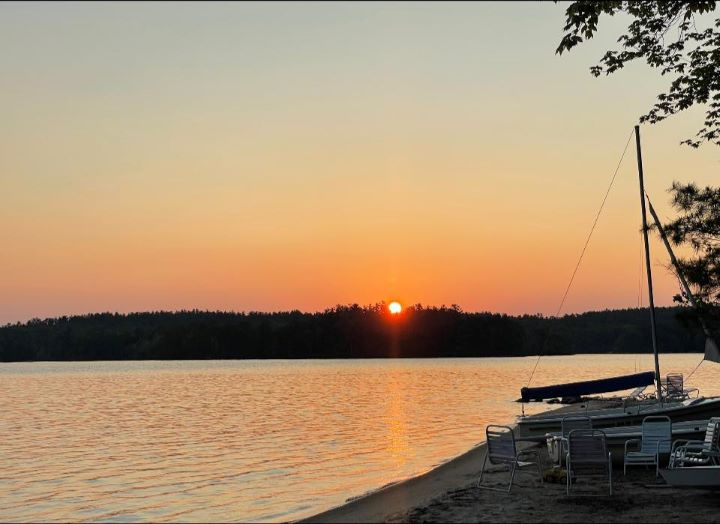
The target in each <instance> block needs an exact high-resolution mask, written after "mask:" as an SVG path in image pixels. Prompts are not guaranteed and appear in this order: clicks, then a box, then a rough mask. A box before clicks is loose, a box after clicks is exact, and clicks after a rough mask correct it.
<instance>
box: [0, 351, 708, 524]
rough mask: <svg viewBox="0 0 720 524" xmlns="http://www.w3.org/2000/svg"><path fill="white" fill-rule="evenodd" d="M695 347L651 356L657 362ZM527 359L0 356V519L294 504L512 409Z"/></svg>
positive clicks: (281, 517)
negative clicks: (21, 359) (9, 360)
mask: <svg viewBox="0 0 720 524" xmlns="http://www.w3.org/2000/svg"><path fill="white" fill-rule="evenodd" d="M699 359H700V355H696V354H692V355H663V357H662V360H661V365H662V370H663V374H664V373H666V372H671V371H679V372H684V373H685V374H686V375H687V374H689V372H690V371H692V369H694V368H695V366H696V365H697V363H698V362H699ZM534 362H535V359H534V358H507V359H500V358H492V359H428V360H408V359H402V360H342V361H337V360H334V361H313V360H304V361H288V360H282V361H279V360H275V361H170V362H158V361H148V362H90V363H78V362H59V363H48V362H38V363H14V364H0V414H1V415H0V464H1V466H0V520H1V521H86V520H89V521H116V522H123V521H153V522H157V521H184V522H187V521H287V520H294V519H298V518H302V517H306V516H309V515H312V514H314V513H317V512H319V511H322V510H324V509H328V508H330V507H333V506H337V505H339V504H342V503H343V502H345V501H346V500H347V499H348V498H350V497H353V496H358V495H362V494H364V493H367V492H368V491H370V490H374V489H377V488H379V487H381V486H383V485H386V484H388V483H390V482H395V481H398V480H402V479H405V478H408V477H410V476H414V475H417V474H419V473H422V472H425V471H427V470H428V469H430V468H432V467H433V466H435V465H437V464H440V463H442V462H444V461H446V460H448V459H450V458H452V457H454V456H457V455H458V454H460V453H463V452H464V451H466V450H468V449H469V448H471V447H472V446H473V445H475V444H476V443H478V442H480V441H482V440H483V439H484V429H485V426H486V424H488V423H512V422H513V421H514V420H515V417H516V416H517V415H518V414H519V413H520V404H517V403H515V402H513V400H515V399H516V398H517V397H518V396H519V390H520V387H521V386H523V385H525V384H526V382H527V380H528V377H529V375H530V371H531V369H532V366H533V365H534ZM651 369H653V367H652V357H651V356H649V355H621V356H618V355H614V356H607V355H583V356H573V357H562V358H560V357H546V358H543V359H542V360H541V362H540V365H539V367H538V370H537V373H536V375H535V378H534V380H533V385H544V384H550V383H557V382H568V381H574V380H582V379H589V378H599V377H607V376H612V375H616V374H626V373H632V372H634V371H636V370H651ZM719 374H720V367H717V365H716V364H712V363H705V364H703V365H702V366H701V367H700V369H699V370H698V371H697V373H696V374H695V375H694V376H693V377H692V380H691V381H690V383H691V384H692V385H695V386H698V387H700V388H701V391H702V393H703V394H705V395H717V394H720V381H718V380H717V377H718V375H719ZM530 406H531V407H529V410H528V413H529V412H536V411H539V410H544V409H548V407H549V406H547V405H542V404H532V405H530ZM479 466H480V465H478V468H479Z"/></svg>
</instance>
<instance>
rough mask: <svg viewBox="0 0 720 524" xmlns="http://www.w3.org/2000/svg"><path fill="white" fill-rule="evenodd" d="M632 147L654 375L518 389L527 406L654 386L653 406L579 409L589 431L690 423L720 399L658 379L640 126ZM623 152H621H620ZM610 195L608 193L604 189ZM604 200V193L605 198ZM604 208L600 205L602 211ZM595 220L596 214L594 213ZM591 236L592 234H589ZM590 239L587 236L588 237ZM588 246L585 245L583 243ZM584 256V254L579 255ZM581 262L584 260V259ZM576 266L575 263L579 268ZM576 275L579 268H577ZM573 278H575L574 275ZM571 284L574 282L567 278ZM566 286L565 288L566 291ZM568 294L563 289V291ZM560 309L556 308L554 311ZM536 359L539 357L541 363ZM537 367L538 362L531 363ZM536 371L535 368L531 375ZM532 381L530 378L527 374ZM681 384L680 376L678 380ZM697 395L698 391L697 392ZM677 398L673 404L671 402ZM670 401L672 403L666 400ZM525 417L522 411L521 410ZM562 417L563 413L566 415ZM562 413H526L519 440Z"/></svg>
mask: <svg viewBox="0 0 720 524" xmlns="http://www.w3.org/2000/svg"><path fill="white" fill-rule="evenodd" d="M635 143H636V149H637V162H638V176H639V180H640V202H641V210H642V225H643V227H642V231H643V240H644V244H645V269H646V275H647V282H648V304H649V311H650V328H651V334H652V348H653V355H654V357H655V370H654V372H645V373H636V374H634V375H626V376H622V377H613V378H608V379H601V380H590V381H584V382H573V383H569V384H559V385H554V386H544V387H535V388H530V387H525V388H522V390H521V396H522V402H530V401H532V400H535V401H542V400H547V399H551V398H558V397H574V398H581V397H582V396H583V395H589V394H596V393H606V392H613V391H622V390H629V389H631V388H641V389H642V388H643V387H646V386H648V385H650V384H654V385H655V389H656V398H655V400H654V401H651V402H643V403H638V404H637V405H634V406H626V405H625V403H623V406H621V407H613V408H606V409H600V410H592V411H588V410H586V411H584V412H583V411H579V412H577V414H578V415H583V416H587V417H589V418H590V419H591V420H592V426H593V428H597V429H605V428H616V427H623V426H637V425H640V424H641V423H642V419H643V418H645V417H647V416H650V415H666V416H668V417H670V419H671V420H672V421H673V423H677V422H682V421H691V420H702V419H708V418H710V417H713V416H720V397H716V398H703V397H700V398H696V399H688V398H685V399H684V398H683V395H682V393H683V392H684V390H683V389H682V386H680V393H681V395H679V397H677V396H676V397H675V398H672V397H670V396H668V395H667V394H666V393H664V392H663V385H664V383H663V380H662V378H661V375H660V360H659V356H658V347H657V336H656V329H655V306H654V299H653V286H652V269H651V264H650V245H649V241H648V229H649V227H648V225H647V212H646V206H645V201H646V198H647V200H648V202H649V198H648V197H647V194H646V193H645V186H644V181H643V167H642V153H641V148H640V127H639V126H635ZM623 154H624V153H623ZM608 191H609V189H608ZM606 197H607V194H606ZM649 207H650V213H651V214H652V216H653V219H654V220H655V225H656V227H657V230H658V233H659V234H660V237H661V238H662V240H663V243H664V244H665V247H666V249H667V251H668V253H669V255H670V260H671V261H672V264H673V266H674V267H675V270H676V273H677V276H678V279H679V280H680V283H681V285H682V287H683V291H684V292H685V296H686V297H687V298H688V301H689V302H690V304H691V305H692V306H693V307H697V304H696V300H695V297H694V295H693V293H692V291H691V289H690V286H689V285H688V282H687V280H686V279H685V277H684V275H683V273H682V270H681V267H680V264H679V263H678V261H677V258H676V257H675V254H674V252H673V250H672V247H671V246H670V242H669V241H668V239H667V235H666V234H665V230H664V228H663V226H662V224H661V222H660V219H659V218H658V216H657V213H655V210H654V209H653V207H652V203H650V204H649ZM601 210H602V207H601ZM598 216H599V213H598ZM591 234H592V230H591ZM588 241H589V237H588ZM586 246H587V243H586ZM583 252H584V251H583ZM580 260H582V255H581V258H580ZM579 264H580V262H578V266H579ZM576 271H577V268H576ZM573 276H574V275H573ZM570 284H572V279H571V280H570ZM569 288H570V287H569V285H568V290H569ZM565 294H566V295H567V291H566V293H565ZM558 311H559V310H558ZM700 323H701V325H702V328H703V331H704V332H705V357H704V358H705V360H710V361H712V362H720V350H718V346H717V343H716V342H715V341H714V339H713V337H712V336H711V333H710V331H709V329H708V328H707V326H706V325H705V323H704V321H703V319H702V317H700ZM539 359H540V356H538V362H539ZM535 367H536V368H537V363H536V364H535ZM534 372H535V370H534V369H533V374H534ZM530 379H531V380H532V374H531V376H530ZM669 381H670V376H668V378H667V381H666V382H665V384H669ZM680 381H681V384H682V377H680ZM695 391H696V390H695ZM677 399H679V400H681V401H680V402H675V401H672V400H677ZM668 400H671V402H668ZM523 413H524V410H523ZM567 414H568V413H564V414H563V415H567ZM563 415H559V414H557V413H548V414H540V415H533V416H530V417H525V416H524V415H523V416H522V417H520V419H519V420H518V433H519V435H520V436H521V437H522V438H533V437H542V436H544V435H546V434H547V433H555V432H559V431H560V427H561V421H562V418H563Z"/></svg>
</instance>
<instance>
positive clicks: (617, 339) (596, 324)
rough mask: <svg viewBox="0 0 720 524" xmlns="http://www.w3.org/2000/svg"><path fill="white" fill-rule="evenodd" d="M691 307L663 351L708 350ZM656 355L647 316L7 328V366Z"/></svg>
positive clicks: (663, 328) (136, 317) (166, 321)
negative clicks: (70, 362)
mask: <svg viewBox="0 0 720 524" xmlns="http://www.w3.org/2000/svg"><path fill="white" fill-rule="evenodd" d="M683 311H684V308H680V307H674V308H658V309H657V325H658V339H659V344H660V350H661V351H665V352H695V351H697V352H702V350H703V343H704V339H703V337H702V334H701V332H700V331H699V330H697V329H696V328H695V327H694V326H693V324H692V323H691V322H688V321H687V320H683V315H678V313H682V312H683ZM650 351H651V343H650V328H649V316H648V312H647V310H641V309H626V310H614V311H597V312H589V313H583V314H577V315H566V316H564V317H560V318H547V317H543V316H541V315H524V316H519V317H513V316H508V315H503V314H494V313H466V312H463V311H462V310H461V309H460V308H459V307H457V306H451V307H445V306H442V307H423V306H422V305H415V306H411V307H408V308H406V309H404V310H403V312H402V313H400V314H399V315H391V314H390V313H389V312H388V311H387V307H386V305H385V304H384V303H380V304H375V305H371V306H364V307H361V306H359V305H357V304H353V305H348V306H344V305H339V306H336V307H333V308H330V309H327V310H325V311H323V312H318V313H303V312H300V311H287V312H275V313H262V312H250V313H235V312H221V311H197V310H193V311H179V312H164V311H161V312H148V313H130V314H118V313H97V314H90V315H81V316H71V317H59V318H50V319H45V320H40V319H34V320H31V321H29V322H27V323H23V324H21V323H17V324H8V325H6V326H3V327H0V361H4V362H12V361H34V360H169V359H172V360H181V359H270V358H275V359H278V358H281V359H295V358H389V357H415V358H423V357H496V356H503V357H504V356H527V355H537V354H543V355H564V354H573V353H644V352H650Z"/></svg>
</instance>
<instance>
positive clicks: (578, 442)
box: [565, 429, 612, 495]
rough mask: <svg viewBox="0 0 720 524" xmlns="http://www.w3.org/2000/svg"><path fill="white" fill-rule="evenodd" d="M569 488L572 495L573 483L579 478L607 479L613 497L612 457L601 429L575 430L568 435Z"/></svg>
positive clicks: (568, 492) (567, 478)
mask: <svg viewBox="0 0 720 524" xmlns="http://www.w3.org/2000/svg"><path fill="white" fill-rule="evenodd" d="M565 460H566V464H567V477H566V481H567V487H566V492H567V494H568V495H570V491H571V488H572V485H573V483H574V482H575V481H576V480H577V479H579V478H591V479H599V478H602V479H604V478H606V477H607V480H608V486H609V488H610V495H612V455H611V454H610V452H609V451H608V448H607V441H606V440H605V433H604V432H603V431H601V430H599V429H575V430H573V431H571V432H570V433H569V434H568V453H567V457H566V459H565Z"/></svg>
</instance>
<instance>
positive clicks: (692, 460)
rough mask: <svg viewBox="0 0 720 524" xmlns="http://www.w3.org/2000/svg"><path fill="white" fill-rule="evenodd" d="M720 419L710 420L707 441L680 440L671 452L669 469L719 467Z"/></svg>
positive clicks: (675, 443) (706, 434) (706, 432)
mask: <svg viewBox="0 0 720 524" xmlns="http://www.w3.org/2000/svg"><path fill="white" fill-rule="evenodd" d="M718 455H720V417H713V418H711V419H710V420H708V425H707V429H706V430H705V440H704V441H703V440H678V441H676V442H674V443H673V446H672V450H671V451H670V462H669V464H668V468H677V467H686V466H709V465H717V464H718V463H719V462H720V461H719V459H718Z"/></svg>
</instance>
